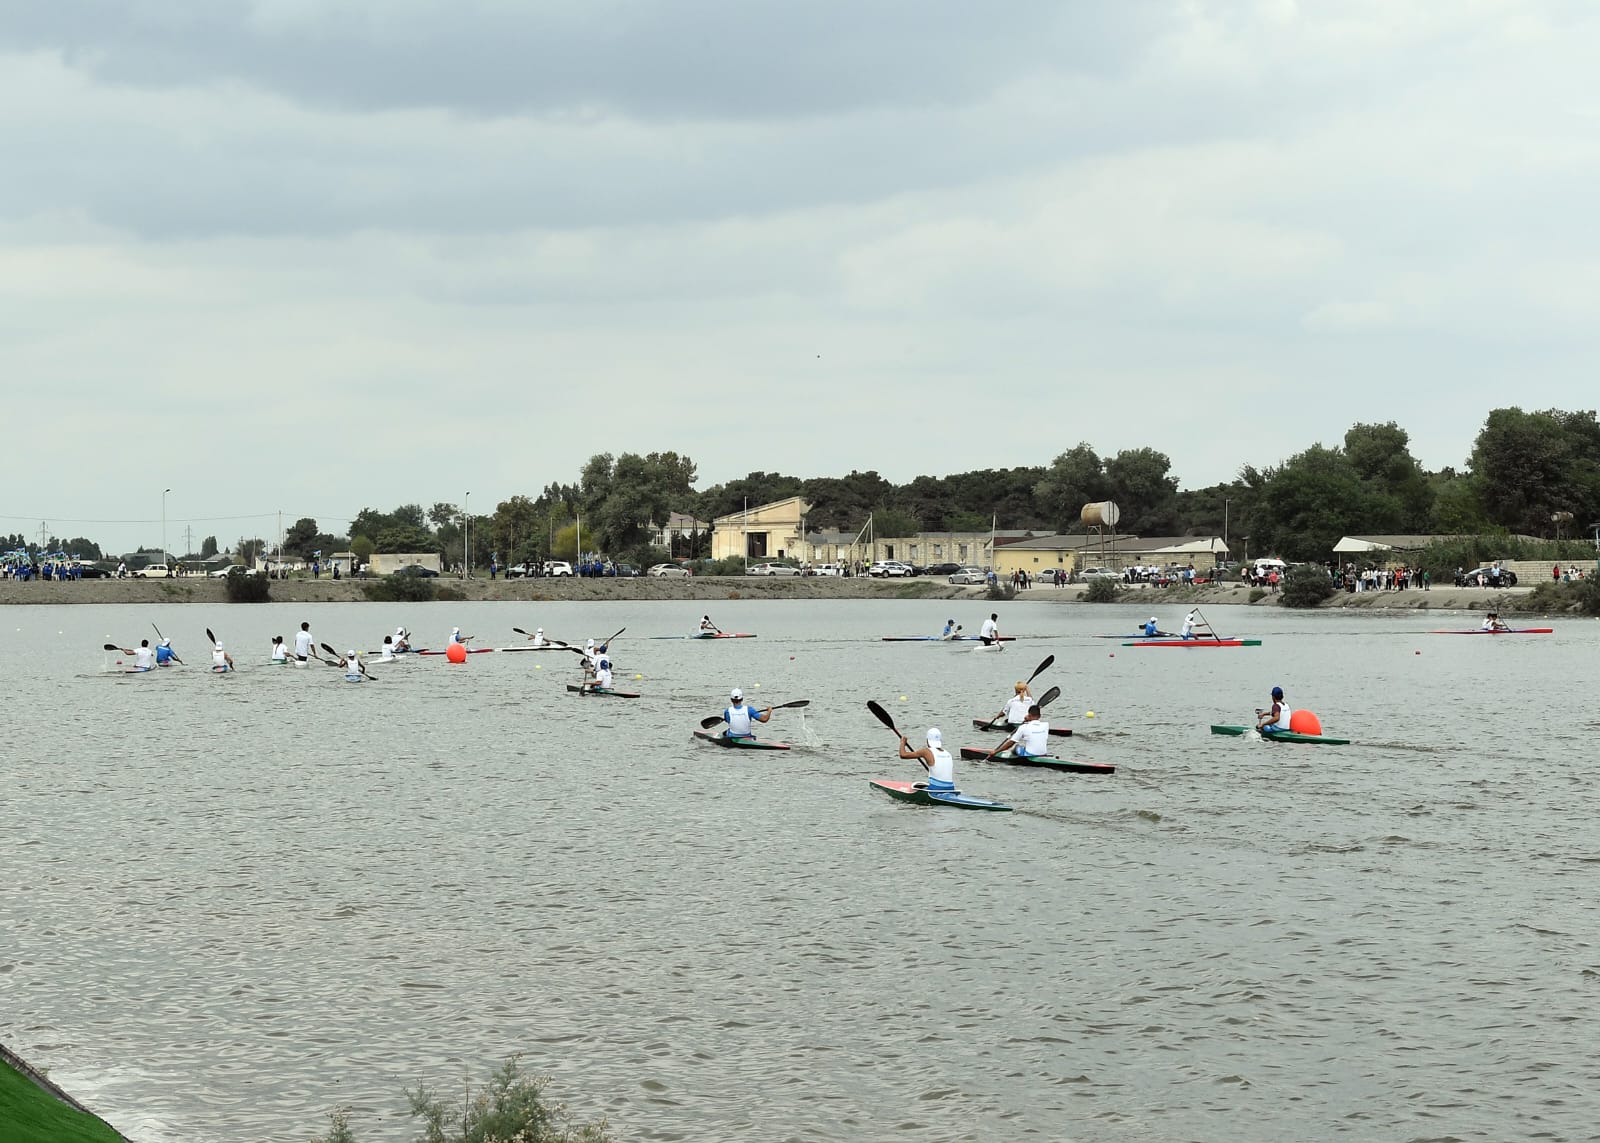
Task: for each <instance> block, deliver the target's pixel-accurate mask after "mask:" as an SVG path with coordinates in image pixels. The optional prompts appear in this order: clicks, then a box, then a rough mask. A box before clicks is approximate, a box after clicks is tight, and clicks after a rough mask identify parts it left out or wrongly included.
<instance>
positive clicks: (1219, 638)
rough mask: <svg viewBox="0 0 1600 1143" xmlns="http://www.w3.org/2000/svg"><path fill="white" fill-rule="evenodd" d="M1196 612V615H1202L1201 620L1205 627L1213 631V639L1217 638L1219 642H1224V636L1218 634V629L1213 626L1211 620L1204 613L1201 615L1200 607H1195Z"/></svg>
mask: <svg viewBox="0 0 1600 1143" xmlns="http://www.w3.org/2000/svg"><path fill="white" fill-rule="evenodd" d="M1194 613H1195V614H1196V615H1198V616H1200V622H1201V623H1202V624H1204V625H1205V629H1206V630H1207V631H1209V632H1210V633H1211V637H1212V638H1213V639H1215V640H1216V641H1217V642H1218V643H1220V642H1222V636H1221V635H1218V634H1217V629H1216V628H1215V627H1213V626H1211V620H1209V619H1207V618H1206V617H1205V616H1204V615H1200V609H1199V608H1198V607H1197V608H1195V609H1194Z"/></svg>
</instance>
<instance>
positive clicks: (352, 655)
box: [345, 647, 356, 659]
mask: <svg viewBox="0 0 1600 1143" xmlns="http://www.w3.org/2000/svg"><path fill="white" fill-rule="evenodd" d="M345 656H346V657H347V658H351V659H354V658H355V657H356V649H355V648H354V647H352V648H350V649H349V650H348V651H346V652H345Z"/></svg>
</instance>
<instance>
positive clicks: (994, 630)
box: [978, 611, 1000, 647]
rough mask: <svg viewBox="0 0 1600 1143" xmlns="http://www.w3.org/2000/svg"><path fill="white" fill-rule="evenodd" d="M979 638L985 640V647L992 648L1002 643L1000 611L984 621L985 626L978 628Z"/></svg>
mask: <svg viewBox="0 0 1600 1143" xmlns="http://www.w3.org/2000/svg"><path fill="white" fill-rule="evenodd" d="M978 638H979V639H981V640H983V645H984V646H985V647H992V646H994V644H996V643H997V642H999V641H1000V613H999V612H998V611H996V612H993V613H991V614H990V616H989V618H987V619H985V620H984V621H983V626H982V627H980V628H978Z"/></svg>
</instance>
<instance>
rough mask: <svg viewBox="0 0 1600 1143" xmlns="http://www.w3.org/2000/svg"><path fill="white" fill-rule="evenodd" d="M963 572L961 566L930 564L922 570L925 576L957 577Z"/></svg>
mask: <svg viewBox="0 0 1600 1143" xmlns="http://www.w3.org/2000/svg"><path fill="white" fill-rule="evenodd" d="M960 570H961V565H960V564H930V565H929V566H928V567H926V568H923V569H922V573H921V574H923V575H955V574H956V572H958V571H960Z"/></svg>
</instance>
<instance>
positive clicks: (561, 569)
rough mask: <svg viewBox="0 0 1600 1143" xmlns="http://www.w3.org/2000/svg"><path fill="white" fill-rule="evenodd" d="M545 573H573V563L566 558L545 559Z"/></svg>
mask: <svg viewBox="0 0 1600 1143" xmlns="http://www.w3.org/2000/svg"><path fill="white" fill-rule="evenodd" d="M544 574H545V575H572V574H573V571H572V565H571V564H569V563H568V562H567V561H566V560H545V562H544Z"/></svg>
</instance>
